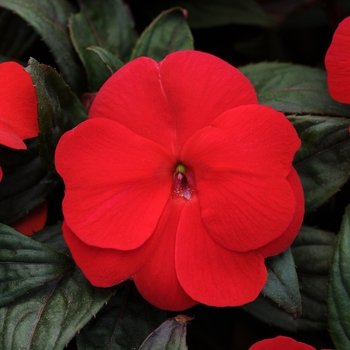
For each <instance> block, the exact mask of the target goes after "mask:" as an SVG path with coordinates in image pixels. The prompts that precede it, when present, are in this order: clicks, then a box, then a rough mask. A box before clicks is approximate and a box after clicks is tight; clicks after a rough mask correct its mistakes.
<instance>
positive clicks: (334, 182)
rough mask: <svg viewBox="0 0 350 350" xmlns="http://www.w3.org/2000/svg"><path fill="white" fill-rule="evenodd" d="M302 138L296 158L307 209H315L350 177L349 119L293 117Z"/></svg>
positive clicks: (292, 119)
mask: <svg viewBox="0 0 350 350" xmlns="http://www.w3.org/2000/svg"><path fill="white" fill-rule="evenodd" d="M288 119H289V120H290V121H291V122H292V123H293V125H294V127H295V129H296V130H297V132H298V135H299V137H300V139H301V141H302V144H301V147H300V149H299V151H298V152H297V154H296V156H295V159H294V167H295V168H296V170H297V172H298V174H299V176H300V179H301V182H302V185H303V189H304V193H305V208H306V212H308V213H309V212H312V211H314V210H315V209H317V208H318V207H320V206H321V205H322V204H323V203H325V202H326V201H327V200H328V199H329V198H330V197H332V196H333V195H334V194H335V193H336V192H337V191H338V190H339V188H340V187H341V186H342V185H343V184H344V183H345V182H347V181H348V179H349V177H350V133H349V124H350V121H349V120H348V119H346V118H335V117H319V116H290V117H288Z"/></svg>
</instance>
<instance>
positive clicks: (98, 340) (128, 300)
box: [77, 281, 166, 350]
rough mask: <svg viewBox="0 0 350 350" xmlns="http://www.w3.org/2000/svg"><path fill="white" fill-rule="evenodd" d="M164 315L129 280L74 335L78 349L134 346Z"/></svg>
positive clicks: (113, 348)
mask: <svg viewBox="0 0 350 350" xmlns="http://www.w3.org/2000/svg"><path fill="white" fill-rule="evenodd" d="M165 318H166V312H165V311H162V310H160V309H158V308H156V307H154V306H152V305H151V304H149V303H148V302H147V301H146V300H144V299H143V298H142V297H141V296H140V294H139V293H138V292H137V290H136V288H135V286H133V285H132V282H131V281H129V282H127V283H126V284H124V287H123V288H122V287H120V289H119V290H118V293H117V294H116V295H115V296H114V297H112V298H111V299H110V300H109V302H108V304H106V305H105V306H104V307H103V308H102V309H101V310H100V312H99V313H98V314H97V315H96V317H95V318H93V319H92V320H91V321H90V322H89V323H88V324H87V325H86V326H85V327H84V328H83V329H82V330H81V332H80V333H79V334H78V335H77V344H78V349H79V350H99V349H100V350H105V349H111V350H124V349H138V348H139V346H140V345H141V343H142V341H143V340H144V339H145V338H146V337H147V335H148V334H149V333H150V332H152V330H153V329H154V328H155V327H157V326H158V325H159V323H160V322H162V321H164V320H165Z"/></svg>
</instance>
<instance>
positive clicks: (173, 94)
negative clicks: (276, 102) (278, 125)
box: [160, 51, 257, 146]
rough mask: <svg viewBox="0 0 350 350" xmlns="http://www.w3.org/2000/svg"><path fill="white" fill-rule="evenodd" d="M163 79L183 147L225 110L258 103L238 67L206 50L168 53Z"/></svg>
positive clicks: (163, 67)
mask: <svg viewBox="0 0 350 350" xmlns="http://www.w3.org/2000/svg"><path fill="white" fill-rule="evenodd" d="M160 79H161V81H162V86H163V89H164V93H165V95H166V98H167V101H168V103H169V105H170V106H171V110H172V113H173V116H174V118H176V125H177V133H176V135H177V140H178V142H179V145H180V146H182V145H183V144H184V142H185V141H186V140H187V139H188V138H189V137H190V136H191V135H193V134H194V133H195V132H197V131H198V130H200V129H202V128H203V127H205V126H207V125H209V124H210V123H211V122H212V121H213V120H214V119H215V118H216V117H217V116H219V115H220V114H221V113H223V112H224V111H226V110H228V109H231V108H233V107H236V106H239V105H244V104H256V103H257V97H256V93H255V90H254V87H253V86H252V84H251V83H250V81H249V80H248V79H247V78H246V77H245V76H244V75H243V74H242V73H241V72H240V71H239V70H238V69H236V68H235V67H233V66H231V65H230V64H228V63H227V62H225V61H223V60H221V59H219V58H218V57H215V56H212V55H210V54H207V53H204V52H199V51H179V52H175V53H172V54H170V55H168V56H167V57H166V58H165V59H164V60H163V61H162V62H160Z"/></svg>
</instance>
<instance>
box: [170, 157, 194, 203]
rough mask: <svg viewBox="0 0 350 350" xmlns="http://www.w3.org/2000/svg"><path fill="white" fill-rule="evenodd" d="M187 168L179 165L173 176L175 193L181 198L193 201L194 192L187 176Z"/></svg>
mask: <svg viewBox="0 0 350 350" xmlns="http://www.w3.org/2000/svg"><path fill="white" fill-rule="evenodd" d="M185 173H186V168H185V166H184V165H183V164H178V165H177V166H176V169H175V173H174V175H173V180H174V191H173V193H174V194H175V195H177V196H179V197H183V198H185V199H187V200H190V199H191V196H192V190H191V187H190V184H189V181H188V179H187V176H186V175H185Z"/></svg>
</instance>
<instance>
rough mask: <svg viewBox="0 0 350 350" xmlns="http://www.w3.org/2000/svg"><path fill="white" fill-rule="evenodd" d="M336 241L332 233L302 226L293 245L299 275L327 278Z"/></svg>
mask: <svg viewBox="0 0 350 350" xmlns="http://www.w3.org/2000/svg"><path fill="white" fill-rule="evenodd" d="M335 241H336V236H335V234H334V233H332V232H327V231H322V230H318V229H315V228H312V227H307V226H302V228H301V230H300V232H299V234H298V236H297V238H296V239H295V241H294V242H293V245H292V253H293V256H294V261H295V264H296V266H297V271H298V274H305V275H309V276H311V275H324V276H327V275H328V270H329V266H330V263H331V259H332V255H333V251H334V246H335Z"/></svg>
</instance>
